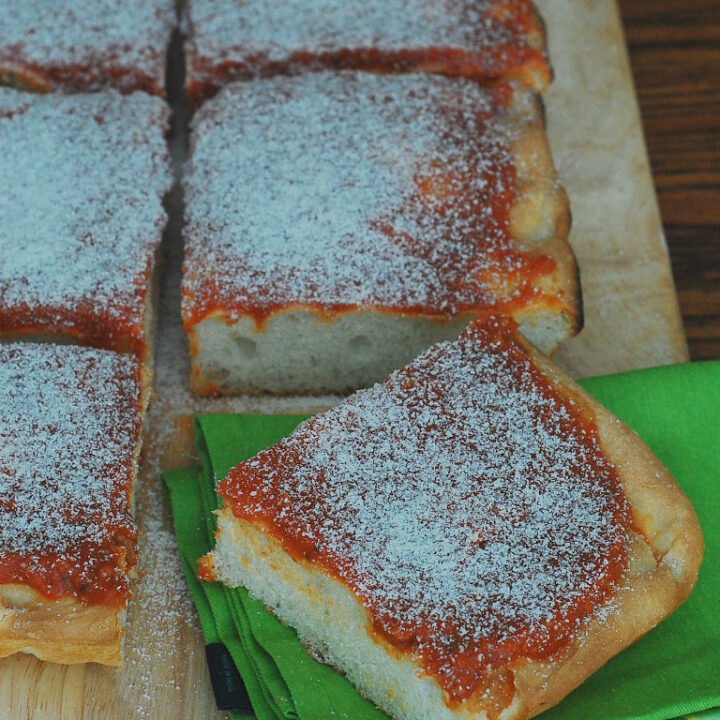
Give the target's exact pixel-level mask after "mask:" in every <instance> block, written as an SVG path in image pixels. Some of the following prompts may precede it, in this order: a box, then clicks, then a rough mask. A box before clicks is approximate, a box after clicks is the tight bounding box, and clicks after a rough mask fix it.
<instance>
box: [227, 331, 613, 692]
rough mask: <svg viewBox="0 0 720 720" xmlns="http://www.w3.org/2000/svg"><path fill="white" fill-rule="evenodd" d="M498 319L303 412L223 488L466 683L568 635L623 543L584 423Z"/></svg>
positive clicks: (602, 467) (603, 466)
mask: <svg viewBox="0 0 720 720" xmlns="http://www.w3.org/2000/svg"><path fill="white" fill-rule="evenodd" d="M493 322H495V321H491V322H490V323H489V324H486V325H485V326H480V325H474V326H471V328H470V329H469V330H468V331H466V332H465V333H464V335H463V336H461V338H460V340H459V341H458V342H456V343H443V344H440V345H436V346H434V347H433V348H431V349H430V350H428V351H427V352H426V353H425V354H423V355H422V356H420V357H419V358H418V359H417V360H416V361H415V362H413V363H412V364H411V365H410V366H408V367H407V368H405V369H402V370H399V371H397V372H395V373H394V374H393V375H391V376H390V378H389V379H388V380H387V381H386V382H385V383H383V384H378V385H375V386H374V387H372V388H370V389H368V390H366V391H362V392H360V393H357V394H356V395H354V396H352V397H351V398H349V399H348V400H347V401H346V402H344V403H342V404H341V405H338V406H336V407H335V408H333V409H331V410H329V411H328V412H326V413H324V414H322V415H319V416H317V417H315V418H314V419H311V420H310V421H308V422H306V423H304V424H303V425H301V426H299V428H298V429H297V430H296V431H295V432H294V433H293V434H292V435H291V436H289V438H287V439H286V440H284V441H283V442H281V443H279V444H278V445H276V446H273V447H272V448H270V449H268V450H266V451H264V452H262V453H260V454H259V455H258V456H257V457H256V458H253V459H250V460H248V461H246V462H244V463H242V464H241V465H239V466H238V467H236V468H235V469H233V470H232V471H231V472H230V475H229V477H228V478H227V479H226V480H225V481H224V482H223V484H222V485H221V488H220V492H221V494H223V496H224V497H226V498H227V499H228V500H229V501H230V503H231V506H232V508H233V511H234V512H235V514H236V515H237V516H239V517H247V518H256V519H260V520H261V521H263V522H265V523H267V524H268V526H269V528H270V529H271V531H273V532H279V533H280V537H281V539H284V540H285V539H287V540H288V541H289V542H291V543H292V547H295V548H299V550H300V551H301V553H302V554H303V555H304V556H305V557H307V558H309V559H311V560H313V561H314V562H316V563H318V564H319V565H320V566H322V567H324V568H326V569H328V568H330V569H331V572H332V573H333V574H337V575H338V576H339V577H340V578H341V579H342V580H344V581H345V582H346V583H347V584H348V585H350V587H352V588H353V589H354V590H355V592H356V593H357V595H358V596H359V598H360V600H361V602H363V604H364V605H365V606H366V607H367V608H368V610H369V611H370V613H371V616H372V617H373V620H374V621H375V623H376V625H377V626H379V627H380V628H381V630H382V631H383V632H384V633H385V634H386V635H387V636H388V637H390V638H391V639H395V640H397V641H399V642H401V643H402V644H403V646H407V643H408V642H409V643H410V647H414V648H415V650H416V651H417V652H418V653H419V654H420V656H421V657H422V658H424V660H425V661H426V662H427V663H429V664H430V665H429V666H430V667H431V669H432V670H433V673H434V674H438V675H440V676H441V678H442V677H445V678H446V680H447V683H446V684H445V685H444V687H446V689H448V690H449V691H451V692H452V693H455V694H457V695H458V696H460V697H465V696H467V695H468V694H469V691H470V690H472V688H473V687H474V685H473V683H477V682H479V681H478V678H477V673H481V672H482V668H483V666H487V665H491V664H493V663H494V662H498V661H502V660H504V659H507V658H508V657H514V656H516V655H517V654H518V653H519V654H520V655H521V656H525V657H532V656H535V657H540V658H542V657H546V656H547V655H548V654H552V652H554V651H556V650H557V649H558V648H562V647H564V645H566V644H567V642H569V640H570V639H571V638H572V636H573V634H574V632H575V631H576V630H577V628H578V627H579V624H580V623H581V621H582V620H583V611H580V610H578V607H584V608H585V613H587V612H588V603H587V599H588V597H589V598H591V599H592V601H593V603H592V604H594V605H597V604H598V603H600V604H601V603H602V601H603V600H604V596H603V591H602V590H601V588H605V589H607V587H608V578H610V585H611V584H612V582H614V581H615V580H616V579H617V573H619V572H620V571H621V566H622V564H623V563H624V560H623V557H624V552H625V547H626V543H627V505H626V500H625V499H624V496H623V495H622V491H621V489H620V487H619V481H618V480H617V476H616V474H615V471H614V467H613V466H612V465H611V463H610V462H609V461H608V460H607V459H605V457H604V455H603V454H602V451H601V449H600V447H599V442H598V439H597V436H596V434H594V431H593V430H592V426H591V429H590V430H588V428H587V427H584V426H583V425H581V424H578V421H577V419H576V417H574V411H573V408H572V402H571V401H569V400H568V399H567V398H562V397H561V396H559V395H557V394H556V393H554V392H553V391H552V390H551V389H550V388H549V386H547V385H546V384H544V383H542V382H540V381H538V375H539V372H538V371H537V370H536V369H534V367H533V366H532V364H531V362H530V360H529V359H528V358H527V357H526V356H525V355H524V354H520V352H519V351H518V349H517V346H515V347H513V346H512V344H511V345H510V347H509V348H508V347H507V346H506V345H505V344H504V340H503V338H504V337H505V336H504V335H503V333H504V332H505V331H504V330H502V327H503V325H504V323H505V322H506V321H497V322H500V325H499V327H500V328H501V330H500V331H499V332H498V330H497V326H493ZM505 327H506V326H505ZM498 338H500V339H498ZM618 562H619V566H618ZM613 564H614V565H615V568H614V569H613V567H612V566H613ZM613 573H615V575H614V576H613ZM605 594H607V593H605ZM581 603H582V604H581ZM468 654H469V655H470V658H471V659H470V661H469V662H468ZM463 658H464V659H463ZM433 663H434V665H433ZM478 668H480V670H478ZM441 684H443V682H442V681H441Z"/></svg>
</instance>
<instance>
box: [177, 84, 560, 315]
mask: <svg viewBox="0 0 720 720" xmlns="http://www.w3.org/2000/svg"><path fill="white" fill-rule="evenodd" d="M505 90H507V88H505ZM515 92H522V91H519V90H516V91H515ZM513 96H514V94H513V92H512V91H510V92H507V91H506V92H498V91H497V88H495V89H490V88H484V87H481V86H479V85H477V84H476V83H474V82H472V81H468V80H462V79H449V78H444V77H439V76H432V75H417V74H408V75H395V76H389V75H376V74H371V73H356V72H340V73H315V74H308V75H304V76H300V77H296V78H272V79H269V80H258V81H252V82H245V83H236V84H235V85H233V86H230V87H228V88H226V89H225V90H224V91H223V92H222V93H221V94H220V95H218V96H217V97H215V98H213V99H212V100H210V101H209V102H208V103H206V105H205V106H204V107H203V108H201V109H200V111H199V112H198V113H197V115H196V119H195V132H194V136H193V150H192V162H191V166H190V168H189V174H188V176H187V179H186V181H185V187H186V204H187V213H186V215H187V223H186V227H185V238H186V255H185V276H184V281H183V317H184V322H185V326H186V328H188V329H189V328H190V327H191V326H192V325H194V324H195V323H197V322H199V321H201V320H202V319H204V318H206V317H208V316H211V315H213V314H218V313H222V314H223V315H224V316H225V317H227V318H228V319H229V320H230V321H232V320H234V319H237V318H239V317H240V316H241V315H250V316H252V317H254V318H255V320H256V322H257V323H258V324H261V323H262V322H263V320H264V319H266V318H267V317H268V316H269V315H271V314H273V313H274V312H277V311H278V310H280V309H283V308H289V307H296V306H305V307H312V308H314V309H318V310H320V311H323V312H325V313H327V314H332V313H336V312H341V311H343V310H347V309H352V308H359V307H362V308H368V309H379V310H383V311H388V312H399V313H404V314H423V315H430V316H434V317H451V316H453V315H456V314H458V313H462V312H466V311H467V312H477V311H478V310H486V309H495V310H502V311H511V310H513V309H517V308H523V307H527V306H529V305H532V304H533V303H536V302H544V303H546V305H550V306H552V304H553V303H559V299H558V298H557V297H555V296H553V295H552V294H551V293H549V292H543V291H541V290H539V289H538V288H539V287H540V286H541V285H542V283H541V282H540V280H542V279H543V278H546V277H548V276H551V275H552V273H553V271H554V270H555V261H554V260H553V259H552V258H551V257H549V256H546V255H537V254H532V253H530V252H527V251H524V250H521V249H519V247H518V242H517V240H515V239H514V238H513V237H512V235H511V232H510V209H511V207H512V205H513V201H514V199H515V195H516V172H517V171H516V167H515V164H514V158H513V151H512V147H511V146H512V142H513V140H514V139H515V133H518V132H522V126H523V123H527V122H529V120H528V118H527V117H525V115H524V114H522V113H520V112H516V111H514V110H512V109H510V107H509V105H510V104H511V103H512V99H513ZM512 113H515V114H514V115H512V117H510V116H511V114H512ZM517 115H520V117H517Z"/></svg>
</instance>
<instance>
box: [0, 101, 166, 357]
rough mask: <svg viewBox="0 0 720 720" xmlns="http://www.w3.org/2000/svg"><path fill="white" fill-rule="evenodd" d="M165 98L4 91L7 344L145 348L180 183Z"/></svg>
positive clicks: (2, 322) (0, 287)
mask: <svg viewBox="0 0 720 720" xmlns="http://www.w3.org/2000/svg"><path fill="white" fill-rule="evenodd" d="M167 116H168V110H167V107H166V105H165V103H164V102H163V101H162V100H160V99H159V98H156V97H153V96H150V95H147V94H145V93H134V94H132V95H120V94H119V93H117V92H116V91H107V92H102V93H94V94H85V95H58V94H50V95H30V94H28V93H22V92H19V91H17V90H12V89H9V88H0V157H2V162H0V336H1V337H4V338H5V339H7V338H9V337H16V338H22V339H30V340H32V339H38V340H40V339H42V340H45V339H48V338H49V339H53V340H57V341H58V342H60V341H62V342H66V341H72V342H78V343H82V344H89V345H94V346H98V347H103V348H107V349H111V350H118V351H122V352H135V353H136V354H137V355H138V356H139V357H141V358H145V359H146V360H147V364H148V366H150V364H151V363H150V350H151V347H150V346H151V330H152V316H153V302H152V300H153V292H152V286H153V268H154V264H155V256H156V254H157V250H158V247H159V245H160V238H161V235H162V231H163V228H164V226H165V220H166V215H165V210H164V209H163V205H162V199H163V195H164V194H165V192H166V191H167V190H168V189H169V188H170V185H171V180H172V178H171V173H170V167H169V159H168V154H167V146H166V143H165V139H164V131H165V127H166V122H167Z"/></svg>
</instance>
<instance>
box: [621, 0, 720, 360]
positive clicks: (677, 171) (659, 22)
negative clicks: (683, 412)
mask: <svg viewBox="0 0 720 720" xmlns="http://www.w3.org/2000/svg"><path fill="white" fill-rule="evenodd" d="M620 7H621V10H622V16H623V21H624V24H625V30H626V34H627V40H628V45H629V50H630V58H631V61H632V68H633V73H634V77H635V84H636V87H637V91H638V97H639V100H640V107H641V110H642V118H643V123H644V126H645V133H646V137H647V144H648V150H649V153H650V160H651V163H652V169H653V175H654V178H655V185H656V187H657V191H658V199H659V202H660V209H661V214H662V218H663V221H664V224H665V233H666V237H667V241H668V245H669V248H670V256H671V258H672V267H673V273H674V275H675V282H676V284H677V289H678V294H679V298H680V307H681V311H682V316H683V322H684V325H685V330H686V332H687V338H688V345H689V347H690V354H691V357H692V358H693V359H694V360H700V359H711V358H720V3H718V2H717V0H621V2H620Z"/></svg>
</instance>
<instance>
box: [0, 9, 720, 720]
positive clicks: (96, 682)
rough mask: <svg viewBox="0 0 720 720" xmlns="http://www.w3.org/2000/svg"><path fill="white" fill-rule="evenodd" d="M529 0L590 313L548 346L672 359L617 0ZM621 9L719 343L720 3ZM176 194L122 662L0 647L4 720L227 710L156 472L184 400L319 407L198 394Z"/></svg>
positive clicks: (201, 405)
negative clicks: (549, 70) (212, 675)
mask: <svg viewBox="0 0 720 720" xmlns="http://www.w3.org/2000/svg"><path fill="white" fill-rule="evenodd" d="M537 3H538V5H539V6H540V7H541V10H542V12H543V13H544V16H545V17H546V19H547V20H548V27H549V28H552V32H553V34H552V37H551V40H552V41H553V44H552V57H553V63H554V65H555V69H556V73H557V75H556V80H555V82H554V83H553V85H552V87H551V89H550V90H549V92H548V94H547V101H546V105H547V111H548V122H549V135H550V140H551V142H552V143H553V152H554V157H555V160H556V162H557V163H558V166H559V169H560V171H561V176H562V177H563V179H564V182H566V183H567V187H568V190H569V192H570V193H571V201H572V203H573V217H574V226H573V235H572V240H573V242H574V247H575V251H576V253H577V254H578V259H579V261H580V264H581V271H582V273H583V284H584V288H585V302H586V321H587V322H586V327H585V329H584V330H583V332H582V333H581V334H580V335H579V336H578V337H577V338H574V339H573V340H572V341H570V342H568V343H566V344H565V346H564V347H563V348H561V349H560V351H559V352H558V361H559V362H561V363H562V364H563V365H564V366H565V367H566V368H567V369H569V370H570V371H571V372H572V373H573V374H575V375H577V376H584V375H590V374H599V373H606V372H615V371H619V370H625V369H630V368H634V367H645V366H648V365H654V364H662V363H668V362H679V361H682V360H684V359H685V358H686V357H687V356H686V349H685V343H684V338H683V336H682V331H681V328H680V324H679V317H678V314H677V306H676V302H675V294H674V292H673V288H672V282H671V278H670V272H669V267H668V263H667V256H666V254H665V246H664V243H663V241H662V237H661V233H660V227H659V219H658V217H657V209H656V205H655V195H654V192H653V188H652V184H651V182H650V177H649V172H648V168H647V164H646V159H645V146H644V143H643V138H642V133H641V129H640V122H639V117H638V114H637V109H636V107H635V103H634V92H635V91H634V88H633V86H632V82H631V80H630V75H629V72H628V68H627V63H626V56H625V48H624V44H623V40H622V32H621V29H620V23H619V19H618V16H617V13H616V8H615V3H614V0H537ZM622 10H623V12H624V15H625V17H624V20H625V23H626V31H627V34H628V37H629V39H630V43H631V44H630V47H631V51H632V61H633V63H634V67H635V71H636V80H637V83H638V91H639V97H640V100H641V103H642V110H643V119H644V129H645V132H646V133H647V139H648V144H649V149H650V155H651V159H652V162H653V168H654V171H655V182H656V184H657V189H658V191H659V197H660V201H661V208H662V211H663V214H664V220H665V229H666V233H667V236H668V240H669V241H670V247H671V249H672V259H673V261H674V270H675V277H676V281H677V285H678V289H679V290H680V299H681V305H682V310H683V313H684V318H685V323H686V329H687V331H688V335H689V339H690V343H691V350H692V354H693V357H695V358H701V357H720V254H719V253H720V248H718V247H717V243H716V238H717V237H718V230H720V197H718V186H719V185H720V171H719V170H718V152H717V150H718V144H720V137H719V136H718V134H717V133H716V132H715V128H716V125H715V120H714V118H713V113H715V115H716V116H720V113H718V112H717V111H718V110H720V67H718V66H719V65H720V23H718V22H717V16H718V14H719V11H720V0H622ZM711 15H714V16H715V24H714V25H713V23H712V18H711ZM695 38H697V41H696V40H695ZM182 144H183V142H182V138H180V142H179V143H178V145H180V146H181V145H182ZM175 196H177V193H175ZM175 196H174V197H175ZM177 200H178V198H177V197H175V200H174V202H176V201H177ZM173 207H174V210H173V212H172V213H171V214H172V218H171V222H170V225H169V229H168V233H167V236H166V242H165V246H164V249H165V251H166V253H167V255H168V257H167V263H166V264H167V272H166V274H165V277H164V281H163V283H162V288H161V295H160V302H159V315H160V322H159V327H158V336H157V353H158V358H157V373H156V387H155V390H156V397H155V401H154V403H153V406H152V408H151V414H150V418H149V422H148V428H149V430H148V432H147V435H146V447H145V451H144V455H143V462H142V469H141V481H140V483H139V490H138V510H137V518H138V523H139V526H140V539H139V545H140V560H139V566H140V568H141V572H140V573H139V575H140V577H139V579H138V582H137V583H136V587H135V590H134V598H133V601H132V602H131V603H130V608H129V621H128V633H127V638H126V645H125V662H124V664H123V666H122V668H120V669H117V670H116V669H112V668H106V667H101V666H98V665H93V664H90V665H86V666H59V665H52V664H49V663H42V662H40V661H38V660H36V659H35V658H32V657H30V656H19V655H18V656H14V657H10V658H4V659H2V660H0V720H5V719H6V718H7V720H116V719H119V718H122V719H123V720H181V719H182V720H197V719H199V718H202V720H210V718H213V720H214V719H215V718H217V719H218V720H220V718H222V717H223V715H222V714H221V713H219V712H216V711H215V710H214V703H213V700H212V695H211V691H210V686H209V682H208V677H207V670H206V668H205V661H204V651H203V646H202V642H201V638H200V634H199V631H198V627H197V621H196V618H195V613H194V611H193V608H192V605H191V602H190V599H189V597H188V594H187V590H186V587H185V582H184V579H183V577H182V573H181V570H180V567H179V562H178V557H177V552H176V548H175V541H174V537H173V534H172V532H171V530H170V524H169V515H168V511H167V507H166V504H165V499H164V496H163V491H162V489H161V487H160V484H159V479H158V476H159V472H160V471H161V470H164V469H167V468H169V467H172V466H173V465H177V464H187V463H188V462H190V461H191V459H192V452H191V450H190V449H188V448H187V447H186V446H185V445H184V444H183V443H182V442H180V440H181V439H182V438H184V437H186V436H187V434H188V433H187V431H186V430H187V422H188V420H189V418H190V417H191V414H192V413H193V412H199V411H217V410H234V411H238V410H244V411H261V412H279V411H283V410H287V409H292V410H295V411H312V410H313V409H316V405H315V404H316V403H318V402H320V399H306V400H304V401H303V404H300V400H294V401H292V400H291V401H286V400H283V399H275V398H270V399H268V398H260V399H252V398H246V399H238V400H236V401H235V402H231V401H207V402H200V401H199V400H198V399H197V398H192V397H191V396H190V395H189V393H188V390H187V374H188V367H187V359H188V358H187V343H186V340H185V337H184V334H183V332H182V328H181V324H180V314H179V275H180V264H181V252H180V248H181V243H180V236H179V225H180V217H181V213H180V212H179V211H178V208H179V206H177V207H176V206H175V205H173ZM335 401H337V398H336V399H335ZM288 402H289V403H291V404H288ZM328 402H329V400H328ZM293 403H294V404H293Z"/></svg>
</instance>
